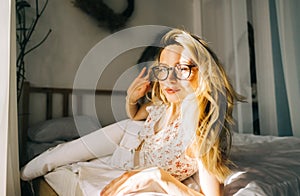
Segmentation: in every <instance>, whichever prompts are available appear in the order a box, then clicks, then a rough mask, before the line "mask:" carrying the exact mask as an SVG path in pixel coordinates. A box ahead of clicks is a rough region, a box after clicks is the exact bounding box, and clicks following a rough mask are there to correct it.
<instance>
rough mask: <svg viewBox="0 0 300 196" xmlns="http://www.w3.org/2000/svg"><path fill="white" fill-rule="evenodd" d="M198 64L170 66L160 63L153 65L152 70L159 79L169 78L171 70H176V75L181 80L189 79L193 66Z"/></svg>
mask: <svg viewBox="0 0 300 196" xmlns="http://www.w3.org/2000/svg"><path fill="white" fill-rule="evenodd" d="M193 67H196V65H185V64H176V65H175V66H174V67H169V66H167V65H165V64H161V63H160V64H159V65H156V66H154V67H152V72H153V75H154V77H155V78H156V79H157V80H160V81H164V80H166V79H167V78H168V76H169V72H170V70H174V75H175V77H176V78H177V79H179V80H187V79H188V78H189V77H190V75H191V72H192V68H193Z"/></svg>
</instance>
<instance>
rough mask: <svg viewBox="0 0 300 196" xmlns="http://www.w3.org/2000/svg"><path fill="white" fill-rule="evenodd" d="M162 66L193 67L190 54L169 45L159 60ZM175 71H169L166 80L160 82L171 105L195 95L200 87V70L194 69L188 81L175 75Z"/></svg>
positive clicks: (179, 47)
mask: <svg viewBox="0 0 300 196" xmlns="http://www.w3.org/2000/svg"><path fill="white" fill-rule="evenodd" d="M159 63H160V66H161V65H163V66H167V67H175V66H176V65H178V64H184V65H193V64H192V60H191V58H190V57H189V53H188V51H187V50H185V49H184V48H183V47H182V46H178V45H169V46H167V47H166V48H164V49H163V51H162V52H161V55H160V59H159ZM174 72H175V69H172V70H169V75H168V77H167V79H166V80H164V81H159V84H160V87H161V89H162V91H163V93H164V95H165V96H166V98H167V100H168V101H169V102H171V103H178V102H181V101H182V100H183V99H184V98H185V97H186V96H187V95H189V94H191V93H194V92H195V91H196V89H197V87H198V68H197V67H192V68H191V74H190V76H189V77H188V78H187V79H186V80H180V79H178V78H177V77H176V75H175V73H174Z"/></svg>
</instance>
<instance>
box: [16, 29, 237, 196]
mask: <svg viewBox="0 0 300 196" xmlns="http://www.w3.org/2000/svg"><path fill="white" fill-rule="evenodd" d="M150 89H151V96H150V97H151V98H149V99H150V102H149V103H146V104H142V105H140V104H139V103H138V102H139V100H140V99H141V98H142V97H145V96H146V95H148V94H147V93H148V92H149V90H150ZM147 97H149V96H147ZM239 100H242V98H241V97H240V96H239V95H238V94H237V93H236V92H235V91H234V90H233V88H232V86H231V84H230V82H229V80H228V78H227V76H226V74H225V72H224V70H223V68H222V66H221V64H220V63H219V61H218V59H217V57H216V55H215V54H214V53H213V52H212V51H211V50H210V49H209V48H208V46H207V45H206V43H205V42H204V41H203V40H201V39H200V38H198V37H196V36H194V35H192V34H190V33H188V32H186V31H183V30H179V29H173V30H171V31H169V32H167V33H166V34H165V36H164V37H163V39H162V46H161V50H160V52H159V55H158V57H157V63H155V64H154V65H153V66H152V67H151V68H150V69H149V70H148V71H147V70H146V68H144V69H143V70H142V71H141V73H140V74H139V76H138V77H137V78H136V79H135V80H134V81H133V82H132V84H131V85H130V87H129V88H128V91H127V98H126V110H127V113H128V116H129V117H130V118H131V119H132V120H134V121H132V120H131V121H130V122H137V121H145V122H144V125H143V126H142V127H143V128H142V129H140V128H137V129H136V128H134V126H127V125H126V126H122V123H123V122H121V123H119V124H117V123H116V124H113V125H110V126H107V127H104V128H102V129H100V130H97V131H95V132H93V133H90V134H88V135H85V136H83V137H81V138H79V139H77V140H74V141H71V142H67V143H65V144H61V145H59V146H57V147H55V148H53V149H50V150H48V151H46V152H44V153H42V154H41V155H39V156H38V157H36V158H35V159H33V160H31V161H30V162H29V163H28V164H27V165H25V167H23V168H22V171H21V178H22V179H23V180H31V179H33V178H36V177H38V176H42V175H44V174H46V173H47V172H49V171H52V170H53V169H55V168H57V167H59V166H62V165H66V164H70V163H73V162H78V161H85V160H90V159H94V158H97V157H102V156H107V155H112V156H111V162H110V163H108V164H109V165H110V166H116V167H118V168H122V169H124V170H128V172H125V173H124V175H122V176H120V177H119V178H117V179H115V180H113V181H112V182H111V183H110V184H109V185H107V186H106V187H105V188H104V189H103V191H102V193H101V195H104V196H105V195H124V194H127V193H137V192H147V191H148V192H149V191H152V192H156V193H167V194H171V195H201V194H204V195H213V196H217V195H222V189H223V182H224V180H225V179H226V177H227V176H228V174H229V173H230V164H231V162H230V160H229V159H228V154H229V150H230V147H231V132H230V126H231V125H232V123H233V119H232V110H233V105H234V103H235V101H239ZM127 122H129V121H127ZM127 122H125V124H126V123H127ZM123 124H124V123H123ZM127 124H128V123H127ZM124 127H126V129H127V130H125V128H124ZM129 129H131V130H132V131H133V129H135V130H134V131H135V133H137V134H135V135H134V134H131V135H130V134H126V131H128V130H129ZM134 131H133V132H134ZM99 138H101V142H99ZM125 140H126V142H127V143H128V144H130V145H131V147H130V148H131V149H129V150H127V149H125V148H124V147H123V146H122V145H123V144H124V143H126V142H124V141H125ZM87 146H88V147H87ZM52 160H53V161H52ZM196 172H199V176H200V185H201V190H200V192H197V191H195V190H193V189H191V188H189V187H187V186H185V185H184V184H182V183H181V181H182V180H184V179H186V178H188V177H189V176H191V175H193V174H194V173H196Z"/></svg>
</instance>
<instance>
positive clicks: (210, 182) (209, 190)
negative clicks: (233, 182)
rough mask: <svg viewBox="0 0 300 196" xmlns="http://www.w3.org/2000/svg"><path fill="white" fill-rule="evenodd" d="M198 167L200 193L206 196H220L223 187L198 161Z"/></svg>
mask: <svg viewBox="0 0 300 196" xmlns="http://www.w3.org/2000/svg"><path fill="white" fill-rule="evenodd" d="M198 165H199V181H200V187H201V192H202V193H203V194H204V195H206V196H222V195H223V192H224V190H223V189H224V185H223V184H221V183H220V182H219V181H218V179H217V178H216V177H215V176H214V175H212V174H210V173H209V172H208V171H207V170H206V169H205V168H204V167H203V165H202V163H201V161H198Z"/></svg>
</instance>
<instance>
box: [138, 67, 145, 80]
mask: <svg viewBox="0 0 300 196" xmlns="http://www.w3.org/2000/svg"><path fill="white" fill-rule="evenodd" d="M146 70H147V68H146V67H144V68H143V69H142V71H141V72H140V74H139V75H138V78H142V77H143V75H144V74H145V72H146Z"/></svg>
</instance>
